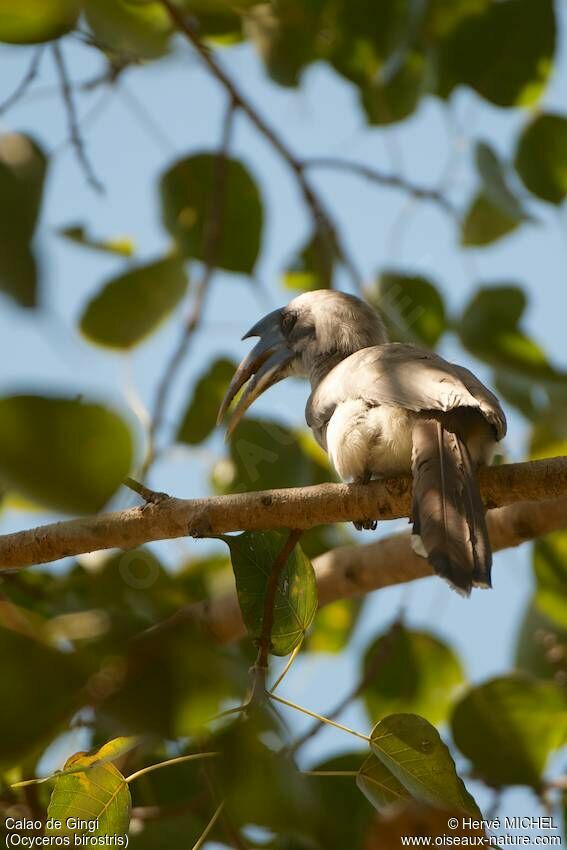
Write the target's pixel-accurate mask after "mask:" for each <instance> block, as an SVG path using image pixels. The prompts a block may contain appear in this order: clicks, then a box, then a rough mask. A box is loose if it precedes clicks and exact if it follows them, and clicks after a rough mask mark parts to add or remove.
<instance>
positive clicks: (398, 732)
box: [370, 714, 481, 818]
mask: <svg viewBox="0 0 567 850" xmlns="http://www.w3.org/2000/svg"><path fill="white" fill-rule="evenodd" d="M370 746H371V748H372V752H373V753H374V754H375V755H376V756H377V757H378V758H379V759H380V761H381V762H382V764H384V765H385V767H387V768H388V770H389V771H390V772H391V773H392V774H393V775H394V776H395V778H396V779H397V780H398V781H399V782H400V783H401V784H402V785H403V786H404V788H405V789H406V790H407V791H409V793H410V794H411V795H412V797H414V798H415V799H416V800H418V801H419V802H423V803H428V804H430V805H433V806H439V807H441V808H448V809H459V810H461V811H463V812H466V813H467V814H470V815H472V816H473V817H478V818H480V817H481V815H480V811H479V809H478V806H477V805H476V803H475V801H474V800H473V798H472V797H471V795H470V794H469V792H468V791H467V789H466V788H465V786H464V784H463V782H462V780H461V779H460V778H459V776H458V775H457V771H456V770H455V763H454V761H453V759H452V758H451V754H450V752H449V750H448V749H447V747H446V746H445V744H444V743H443V741H442V740H441V737H440V735H439V732H438V731H437V730H436V729H435V727H434V726H432V725H431V724H430V723H428V722H427V720H425V719H424V718H423V717H418V716H417V715H415V714H391V715H390V716H389V717H385V718H384V719H383V720H381V721H380V722H379V723H377V725H376V726H375V727H374V729H373V730H372V735H371V738H370Z"/></svg>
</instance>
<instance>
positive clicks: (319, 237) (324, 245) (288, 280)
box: [282, 231, 337, 292]
mask: <svg viewBox="0 0 567 850" xmlns="http://www.w3.org/2000/svg"><path fill="white" fill-rule="evenodd" d="M336 255H337V249H336V245H335V244H334V243H333V240H332V238H331V237H330V236H329V235H328V234H327V233H323V232H321V231H320V232H318V233H313V234H312V235H311V236H310V237H309V239H308V240H307V242H306V243H305V245H304V246H303V247H302V248H301V250H300V251H299V253H298V254H297V255H296V256H295V257H294V258H293V259H292V260H291V262H290V264H289V266H287V268H286V269H285V271H284V273H283V275H282V284H283V286H284V287H285V288H286V289H300V290H302V291H303V292H312V291H313V290H314V289H330V288H331V286H332V283H333V269H334V262H335V257H336Z"/></svg>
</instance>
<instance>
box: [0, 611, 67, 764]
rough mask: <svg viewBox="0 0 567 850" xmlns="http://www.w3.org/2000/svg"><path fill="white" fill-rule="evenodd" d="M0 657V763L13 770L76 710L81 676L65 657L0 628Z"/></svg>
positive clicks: (42, 644)
mask: <svg viewBox="0 0 567 850" xmlns="http://www.w3.org/2000/svg"><path fill="white" fill-rule="evenodd" d="M0 657H1V658H2V686H3V694H2V698H1V699H0V761H2V762H3V763H4V764H6V763H8V766H12V765H13V764H15V763H16V761H18V760H21V759H23V758H24V757H25V756H27V755H30V754H31V753H33V751H34V750H36V749H37V748H38V747H39V745H40V744H46V743H48V741H49V740H50V739H51V738H52V737H53V736H54V735H55V734H56V733H57V731H58V730H59V729H60V728H61V727H62V725H63V723H64V722H65V721H66V720H67V719H68V718H69V717H70V716H71V714H72V713H73V712H74V710H75V709H76V708H78V707H79V700H80V696H79V693H80V692H79V688H80V687H81V686H82V684H83V676H82V673H81V671H80V667H79V666H78V664H77V663H76V660H75V658H74V657H73V656H72V655H70V654H69V653H63V652H59V651H58V650H56V649H53V648H52V647H50V646H47V645H46V644H44V643H41V642H40V641H36V640H34V639H33V638H31V637H28V636H26V635H23V634H20V633H19V632H15V631H12V630H11V629H7V628H3V627H0ZM22 671H25V674H23V673H22Z"/></svg>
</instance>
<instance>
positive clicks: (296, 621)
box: [222, 531, 317, 655]
mask: <svg viewBox="0 0 567 850" xmlns="http://www.w3.org/2000/svg"><path fill="white" fill-rule="evenodd" d="M287 537H288V535H287V533H286V532H279V531H270V532H252V531H245V532H244V533H243V534H238V535H235V536H232V535H227V536H226V537H223V538H222V539H223V540H224V542H225V543H226V544H227V545H228V547H229V548H230V557H231V560H232V566H233V569H234V576H235V579H236V592H237V594H238V602H239V604H240V610H241V612H242V617H243V619H244V622H245V623H246V627H247V629H248V631H249V633H250V635H251V636H252V637H253V638H254V639H255V640H257V639H258V638H259V637H260V635H261V632H262V622H263V619H264V604H265V596H266V588H267V584H268V580H269V577H270V573H271V570H272V567H273V565H274V564H275V562H276V560H277V558H278V555H279V554H280V552H281V550H282V549H283V547H284V545H285V542H286V540H287ZM316 610H317V584H316V581H315V573H314V571H313V567H312V565H311V561H310V560H309V559H308V558H307V556H306V555H305V554H304V553H303V550H302V548H301V546H300V545H299V543H298V544H296V546H295V548H294V549H293V551H292V553H291V555H290V556H289V557H288V559H287V562H286V565H285V567H284V568H283V569H282V571H281V572H280V576H279V578H278V585H277V591H276V596H275V604H274V622H273V626H272V639H271V645H270V651H271V652H272V654H273V655H288V654H289V653H290V652H292V650H293V649H295V647H296V646H297V644H298V643H299V642H300V641H301V640H302V638H303V636H304V634H305V632H306V631H307V629H308V628H309V626H310V624H311V622H312V620H313V617H314V616H315V612H316Z"/></svg>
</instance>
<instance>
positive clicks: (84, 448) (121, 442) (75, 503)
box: [0, 395, 133, 513]
mask: <svg viewBox="0 0 567 850" xmlns="http://www.w3.org/2000/svg"><path fill="white" fill-rule="evenodd" d="M132 455H133V446H132V437H131V435H130V431H129V429H128V428H127V426H126V424H125V423H124V422H123V420H122V419H120V418H119V417H118V416H117V414H116V413H114V412H113V411H111V410H109V409H107V408H106V407H103V406H102V405H99V404H94V403H92V402H83V401H79V400H72V399H64V398H45V397H42V396H31V395H30V396H24V395H22V396H11V397H9V398H3V399H0V482H2V485H3V486H5V487H6V488H8V489H14V490H16V491H17V492H19V493H21V494H22V495H24V496H26V497H28V498H30V499H32V500H34V501H38V502H40V503H41V504H42V505H45V506H46V507H49V508H53V509H54V510H60V511H68V512H71V513H77V512H78V513H92V512H94V511H98V510H100V509H101V508H102V507H103V506H104V505H105V504H106V503H107V502H108V500H109V499H110V497H111V496H112V495H113V494H114V492H115V490H116V489H117V488H118V487H119V486H120V484H121V482H122V481H123V479H124V477H125V475H127V473H128V472H129V471H130V467H131V464H132Z"/></svg>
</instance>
